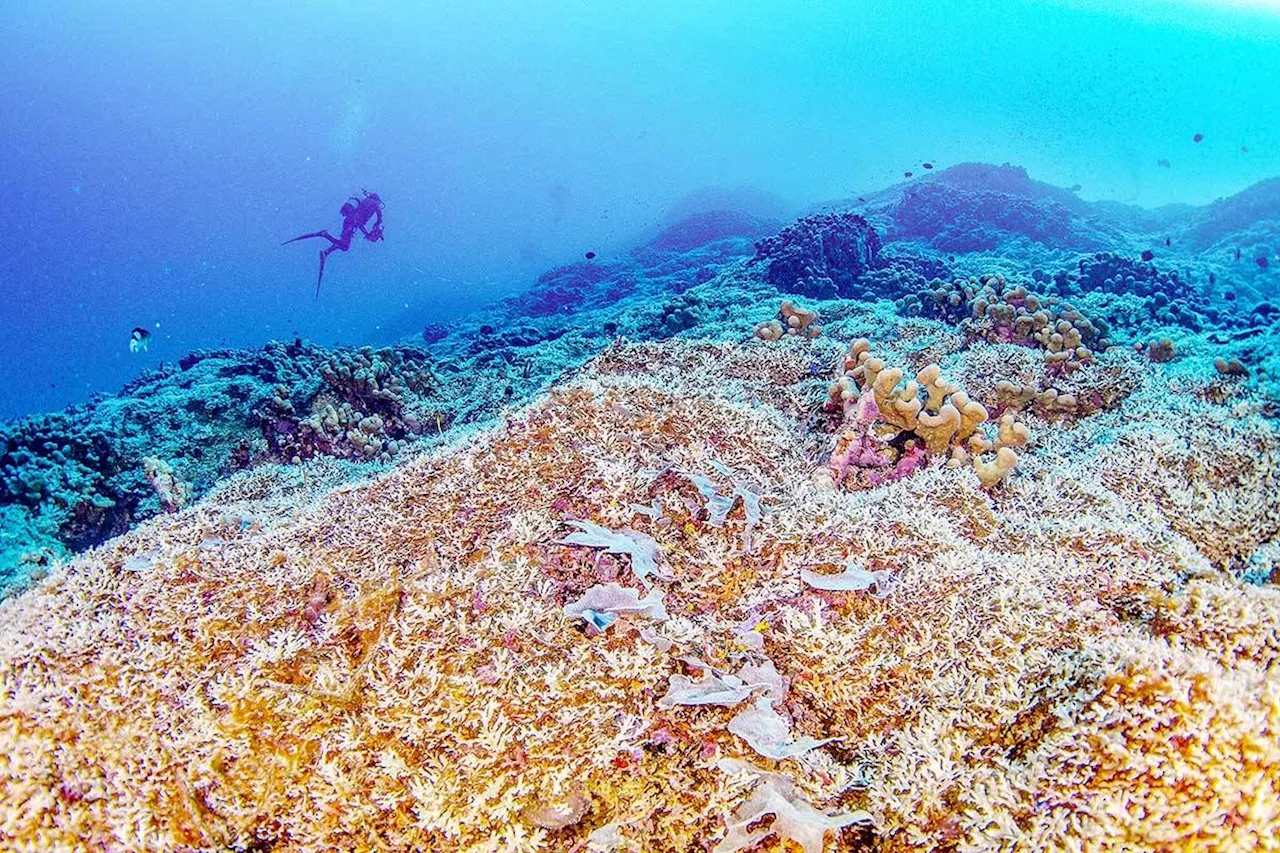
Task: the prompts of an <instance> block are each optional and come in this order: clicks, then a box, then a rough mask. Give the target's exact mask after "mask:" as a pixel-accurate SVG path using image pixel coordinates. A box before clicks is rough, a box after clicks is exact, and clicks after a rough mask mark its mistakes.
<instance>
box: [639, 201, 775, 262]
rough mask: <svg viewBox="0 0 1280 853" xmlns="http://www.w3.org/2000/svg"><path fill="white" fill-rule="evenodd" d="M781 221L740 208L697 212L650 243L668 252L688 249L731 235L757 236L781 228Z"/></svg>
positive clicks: (666, 229)
mask: <svg viewBox="0 0 1280 853" xmlns="http://www.w3.org/2000/svg"><path fill="white" fill-rule="evenodd" d="M777 227H778V223H776V222H770V221H769V220H767V219H760V218H759V217H756V216H752V215H750V214H748V213H741V212H739V211H736V210H712V211H706V212H704V213H695V214H692V215H691V216H687V217H685V218H684V219H681V220H680V221H679V222H675V223H673V224H671V225H668V226H667V227H666V228H664V229H662V232H661V233H659V234H658V236H657V237H654V238H653V239H652V240H650V241H649V243H648V246H649V247H650V248H653V249H659V250H661V251H664V252H688V251H690V250H692V249H696V248H698V247H699V246H705V245H706V244H708V243H713V242H715V241H717V240H724V239H726V238H730V237H745V238H751V239H754V238H756V237H763V236H765V235H766V234H770V233H772V232H774V231H776V230H777Z"/></svg>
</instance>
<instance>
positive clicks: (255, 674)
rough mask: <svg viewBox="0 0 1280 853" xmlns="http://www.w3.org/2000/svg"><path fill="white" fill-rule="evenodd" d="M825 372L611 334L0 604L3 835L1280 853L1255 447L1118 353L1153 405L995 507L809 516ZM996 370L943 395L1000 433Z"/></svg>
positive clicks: (963, 477)
mask: <svg viewBox="0 0 1280 853" xmlns="http://www.w3.org/2000/svg"><path fill="white" fill-rule="evenodd" d="M847 344H848V342H844V346H843V348H842V349H840V350H839V351H837V350H834V349H833V350H832V355H833V360H834V359H838V358H840V357H841V355H842V353H843V352H847ZM812 345H813V344H812V343H811V342H810V341H808V340H804V339H802V338H800V337H799V336H791V337H790V338H789V339H785V340H781V341H759V340H753V341H751V342H749V343H745V344H703V343H690V342H681V341H670V342H667V343H664V344H651V345H644V346H636V345H628V344H622V343H620V344H617V345H615V346H613V347H612V348H610V349H609V350H607V351H606V352H605V353H604V354H603V355H602V356H600V357H599V358H598V359H597V360H596V361H595V362H593V363H592V364H590V365H589V366H588V367H587V368H586V369H585V370H583V371H581V372H579V373H578V374H577V375H576V376H574V377H571V378H567V379H565V380H564V381H562V382H561V383H560V384H559V385H558V386H557V387H555V388H553V389H552V390H551V391H550V392H549V393H548V394H547V395H545V396H544V397H542V398H541V399H539V400H537V401H536V402H534V403H533V404H531V405H529V406H528V407H526V408H524V409H522V410H520V411H516V412H513V413H510V414H509V415H508V416H507V417H505V418H504V419H503V421H502V423H500V424H499V425H498V426H497V427H495V428H492V429H490V430H488V431H485V432H478V433H475V434H473V435H472V436H470V437H469V438H466V439H463V440H460V441H459V443H456V444H455V445H454V446H451V447H449V448H446V449H443V450H439V451H435V452H433V453H431V454H421V455H418V456H417V457H416V458H410V457H412V454H408V455H407V456H406V457H405V458H403V459H402V460H401V461H400V464H399V465H398V467H396V468H394V469H393V470H391V471H389V472H388V473H385V474H382V475H380V476H378V477H377V478H376V479H373V480H370V481H367V482H364V483H361V484H357V485H348V486H344V487H341V488H339V489H337V490H333V491H326V490H325V489H324V487H323V483H324V481H325V470H326V469H325V466H326V465H330V466H331V465H337V464H339V463H336V462H333V461H326V460H320V461H317V462H314V463H309V464H308V465H305V466H301V467H300V468H298V469H295V470H293V471H290V472H285V473H272V469H259V470H256V471H252V472H245V473H243V474H240V475H237V476H236V478H234V479H232V480H231V481H229V482H228V483H227V484H226V485H224V486H222V487H220V488H218V489H217V490H215V491H214V493H213V494H212V495H210V496H209V497H207V498H205V499H204V500H202V501H201V502H200V503H198V504H196V505H194V506H191V507H188V508H186V509H183V510H180V511H179V512H177V513H175V514H169V515H163V516H160V517H157V518H155V519H153V520H151V521H149V522H147V523H146V524H144V525H143V526H141V527H140V528H138V529H136V530H134V531H133V532H130V533H128V534H126V535H124V536H122V537H120V538H118V539H115V540H113V541H111V542H110V543H108V544H107V545H105V546H103V547H102V548H99V549H97V550H95V551H92V552H89V553H87V554H85V555H83V556H81V557H80V558H78V559H77V560H75V561H74V562H72V563H70V564H69V565H67V566H65V567H62V568H58V569H56V570H54V572H53V573H52V574H51V576H50V577H49V578H47V579H46V580H45V581H43V582H42V583H40V584H38V585H37V586H35V587H34V588H32V589H31V590H29V591H27V592H26V593H25V594H23V595H21V596H20V597H17V598H15V599H11V600H9V601H6V602H5V603H4V604H3V605H0V611H2V612H0V624H2V626H3V627H2V629H0V630H3V637H2V638H0V679H2V681H3V690H4V692H3V703H2V704H0V721H2V724H0V776H2V777H3V784H4V790H5V796H4V801H3V802H4V809H3V813H2V815H0V847H3V848H4V849H6V850H26V851H37V850H39V851H48V850H95V851H96V850H104V851H105V850H109V851H134V850H138V851H143V850H145V851H227V850H246V851H247V850H257V851H267V850H270V851H329V850H424V851H425V850H429V851H533V850H546V851H574V853H577V851H587V850H592V851H709V850H717V851H728V850H737V849H752V850H768V851H784V850H789V851H797V850H806V851H812V853H817V851H820V850H828V851H829V850H843V851H852V850H882V851H905V850H951V851H987V850H990V851H995V850H1008V851H1012V850H1017V851H1038V850H1091V851H1092V850H1097V851H1103V850H1117V851H1120V850H1170V851H1172V850H1224V851H1225V850H1253V849H1270V848H1273V847H1274V846H1276V844H1277V842H1276V841H1275V840H1274V839H1275V836H1276V833H1277V829H1280V826H1278V824H1280V741H1278V739H1277V737H1278V730H1280V679H1277V677H1276V675H1275V672H1276V665H1277V658H1278V657H1280V640H1277V635H1276V625H1277V624H1280V596H1277V593H1276V592H1275V590H1274V588H1273V587H1272V586H1270V585H1251V584H1246V583H1244V582H1242V581H1241V580H1240V576H1241V574H1242V573H1243V572H1244V570H1245V567H1251V569H1252V570H1256V569H1257V568H1258V566H1259V565H1260V564H1268V565H1269V563H1268V561H1270V560H1274V559H1275V556H1276V555H1275V553H1274V552H1273V551H1272V550H1271V549H1272V547H1273V546H1271V545H1268V544H1266V543H1270V542H1272V541H1274V539H1275V536H1276V533H1277V530H1280V492H1278V490H1277V488H1276V482H1275V466H1276V462H1277V458H1278V454H1280V441H1278V440H1277V436H1276V435H1275V434H1274V433H1273V432H1272V430H1271V429H1270V427H1268V426H1267V425H1266V423H1265V422H1264V421H1263V420H1261V419H1259V418H1257V417H1256V416H1255V415H1253V414H1251V413H1250V412H1249V411H1247V406H1244V407H1237V408H1235V409H1232V408H1227V407H1222V406H1216V405H1213V404H1211V403H1209V402H1207V401H1206V400H1205V396H1206V395H1205V394H1204V393H1201V392H1198V391H1197V390H1196V389H1193V388H1182V389H1174V388H1171V387H1170V385H1169V384H1168V382H1166V381H1165V380H1163V379H1162V376H1163V374H1162V373H1160V371H1161V370H1162V366H1161V365H1157V364H1153V363H1152V362H1150V361H1149V360H1137V359H1130V360H1127V361H1119V362H1115V363H1110V362H1108V364H1110V365H1111V366H1110V368H1108V369H1121V368H1122V369H1123V370H1125V371H1126V372H1127V373H1128V374H1129V377H1128V384H1127V386H1126V387H1127V389H1128V393H1127V396H1125V397H1124V398H1123V399H1122V400H1119V401H1117V403H1116V405H1115V406H1114V407H1112V408H1109V409H1107V410H1104V411H1101V412H1099V413H1097V414H1093V415H1091V416H1090V417H1089V418H1088V419H1082V420H1080V421H1078V422H1072V421H1070V420H1067V421H1063V420H1061V419H1057V420H1035V421H1034V422H1033V425H1032V429H1031V431H1030V433H1031V435H1032V439H1031V441H1030V443H1028V444H1026V446H1022V447H1020V448H1019V450H1018V454H1017V455H1018V463H1017V466H1016V469H1014V470H1012V471H1011V472H1010V473H1008V475H1007V476H1005V477H1003V478H1002V479H999V480H995V479H992V480H991V481H990V482H989V483H988V486H989V487H988V488H984V486H983V483H982V482H981V481H980V479H979V476H978V474H977V473H975V469H974V467H973V466H972V465H967V464H965V465H949V464H947V461H946V458H945V454H939V455H938V457H937V458H932V459H927V460H925V461H923V462H922V464H921V465H920V466H919V467H918V468H917V469H914V470H913V471H912V472H911V473H910V475H909V476H903V477H902V478H900V479H890V478H885V479H884V480H883V481H882V482H880V483H879V484H878V485H872V484H867V483H865V482H863V483H859V484H858V487H857V488H847V487H846V488H825V487H823V484H822V483H821V482H816V480H821V479H822V478H821V477H818V478H815V472H820V471H821V470H822V468H823V466H824V465H825V464H826V463H825V461H824V459H825V456H826V455H829V454H830V453H831V451H832V445H833V442H834V441H835V440H836V436H835V435H834V434H833V433H832V432H831V430H832V429H834V427H833V426H831V425H830V424H829V423H828V424H827V425H826V426H825V427H824V426H823V424H824V423H826V421H824V418H826V417H827V416H825V415H824V414H823V413H822V411H821V407H822V402H823V400H824V399H825V398H826V395H827V387H828V385H829V384H830V381H831V377H830V376H829V375H827V376H824V377H816V376H814V375H813V374H812V371H810V369H809V365H810V361H811V358H812V352H811V350H810V349H809V348H810V347H811V346H812ZM833 346H835V344H834V342H833ZM999 346H1000V344H998V343H996V344H988V343H983V342H978V343H976V344H975V345H974V347H973V349H972V350H968V351H966V352H965V353H963V354H960V355H959V356H958V358H959V361H958V362H957V361H955V360H953V361H952V363H951V366H950V367H948V369H947V377H948V378H949V379H950V380H951V381H954V382H955V383H956V384H957V385H958V386H960V387H964V388H966V389H968V392H969V394H970V395H972V396H973V399H974V400H979V399H981V401H982V402H983V403H984V404H985V405H986V406H988V407H991V412H990V414H991V423H990V424H989V426H991V427H992V428H994V427H995V425H996V422H997V421H998V419H999V417H1000V414H1001V411H1002V410H1001V409H999V408H998V401H997V400H996V398H995V397H994V396H993V395H991V394H990V392H991V391H992V389H993V387H994V383H995V382H996V381H998V380H1000V379H1001V378H1006V379H1016V378H1017V377H1014V376H1010V377H1001V376H1000V375H999V373H998V371H997V372H992V371H991V370H990V369H988V368H989V367H990V365H991V364H998V363H999V362H1000V359H998V358H991V359H985V360H984V357H983V353H984V349H983V348H984V347H999ZM996 351H998V350H996ZM1100 358H1104V359H1105V358H1107V356H1106V355H1103V356H1100ZM885 361H886V362H890V363H896V364H899V365H900V366H901V367H902V368H905V369H907V370H909V373H908V374H907V375H914V374H915V373H916V372H917V371H922V370H924V369H925V368H926V367H927V366H928V364H927V363H914V364H913V363H909V361H908V360H906V359H905V358H904V357H903V356H902V353H889V352H886V353H885ZM1104 366H1106V365H1104ZM932 373H933V371H930V372H929V376H927V377H926V378H929V377H931V376H932ZM952 393H958V392H952ZM983 394H987V396H985V397H984V396H982V395H983ZM957 408H959V407H957ZM1032 417H1033V418H1034V417H1035V416H1034V415H1032ZM824 429H825V430H826V431H825V432H824ZM939 447H940V448H941V449H945V448H946V442H945V441H941V440H940V441H939ZM846 485H847V484H846ZM584 542H585V543H596V544H594V545H593V544H583V543H584ZM1264 568H1265V566H1264ZM832 587H834V588H832ZM606 600H607V601H609V602H612V603H611V604H609V605H608V606H607V607H606V605H605V604H601V603H599V602H604V601H606ZM584 602H597V603H596V604H594V605H593V606H594V607H595V608H596V609H592V607H589V606H588V604H587V603H584ZM566 607H568V608H569V610H570V612H571V613H576V614H578V616H571V615H568V614H567V613H566ZM609 608H612V609H609ZM582 614H586V616H587V618H582Z"/></svg>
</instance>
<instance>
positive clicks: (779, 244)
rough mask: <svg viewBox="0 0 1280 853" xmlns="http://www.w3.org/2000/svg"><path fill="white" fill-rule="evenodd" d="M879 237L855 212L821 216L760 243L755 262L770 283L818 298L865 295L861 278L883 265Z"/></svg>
mask: <svg viewBox="0 0 1280 853" xmlns="http://www.w3.org/2000/svg"><path fill="white" fill-rule="evenodd" d="M879 253H880V236H879V235H878V234H876V231H875V229H874V228H872V227H871V226H870V225H869V224H868V223H867V220H865V219H863V218H862V217H861V216H858V215H857V214H855V213H848V212H846V213H819V214H814V215H813V216H806V217H804V218H802V219H798V220H796V221H795V222H794V223H792V224H791V225H789V226H787V227H786V228H784V229H782V231H780V232H779V233H778V234H776V235H775V236H773V237H766V238H764V239H762V240H758V241H756V254H755V257H754V258H752V259H751V263H752V264H753V265H755V266H759V267H762V268H763V274H764V279H765V281H767V282H769V283H770V284H772V285H773V286H774V287H776V288H778V289H779V290H781V291H784V292H786V293H797V294H800V295H802V296H808V297H811V298H817V299H830V298H833V297H837V296H841V297H851V296H854V295H856V293H860V292H861V288H859V287H858V282H859V279H860V277H861V276H862V275H863V274H864V273H866V272H868V271H869V270H873V269H875V268H876V267H877V266H879Z"/></svg>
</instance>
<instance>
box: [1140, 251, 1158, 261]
mask: <svg viewBox="0 0 1280 853" xmlns="http://www.w3.org/2000/svg"><path fill="white" fill-rule="evenodd" d="M1155 256H1156V253H1155V252H1153V251H1151V250H1150V249H1143V250H1142V259H1143V260H1144V261H1149V260H1151V259H1152V258H1154V257H1155Z"/></svg>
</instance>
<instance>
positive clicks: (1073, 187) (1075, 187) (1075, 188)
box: [1068, 184, 1084, 193]
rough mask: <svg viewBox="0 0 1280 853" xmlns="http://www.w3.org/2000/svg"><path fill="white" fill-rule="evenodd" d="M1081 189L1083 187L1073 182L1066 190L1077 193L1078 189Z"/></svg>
mask: <svg viewBox="0 0 1280 853" xmlns="http://www.w3.org/2000/svg"><path fill="white" fill-rule="evenodd" d="M1082 189H1084V187H1082V186H1080V185H1079V184H1073V185H1072V186H1071V189H1070V190H1068V192H1073V193H1078V192H1080V190H1082Z"/></svg>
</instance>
